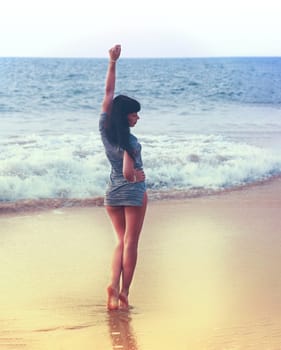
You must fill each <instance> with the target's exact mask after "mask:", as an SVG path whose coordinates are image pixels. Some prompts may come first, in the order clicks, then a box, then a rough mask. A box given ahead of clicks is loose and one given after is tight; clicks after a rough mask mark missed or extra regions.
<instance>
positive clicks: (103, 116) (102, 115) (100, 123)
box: [99, 112, 108, 131]
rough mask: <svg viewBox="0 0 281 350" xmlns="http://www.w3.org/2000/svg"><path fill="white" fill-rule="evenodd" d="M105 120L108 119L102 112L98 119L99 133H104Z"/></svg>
mask: <svg viewBox="0 0 281 350" xmlns="http://www.w3.org/2000/svg"><path fill="white" fill-rule="evenodd" d="M107 118H108V114H107V113H106V112H102V113H101V114H100V119H99V130H100V131H104V129H105V123H106V119H107Z"/></svg>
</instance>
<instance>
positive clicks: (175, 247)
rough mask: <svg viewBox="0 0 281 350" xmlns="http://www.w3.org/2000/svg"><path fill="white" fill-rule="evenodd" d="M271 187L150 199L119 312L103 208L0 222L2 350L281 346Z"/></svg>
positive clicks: (275, 202) (274, 191) (275, 200)
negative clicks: (125, 307) (110, 298)
mask: <svg viewBox="0 0 281 350" xmlns="http://www.w3.org/2000/svg"><path fill="white" fill-rule="evenodd" d="M280 194H281V180H280V179H277V180H275V181H272V182H269V183H266V184H263V185H259V186H252V187H249V188H245V189H243V190H240V191H234V192H229V193H225V194H222V195H216V196H210V197H202V198H194V199H188V200H180V201H177V200H170V201H166V202H159V201H158V202H151V203H150V204H149V207H148V212H147V217H146V221H145V226H144V229H143V233H142V237H141V241H140V249H139V261H138V266H137V270H136V274H135V279H134V282H133V286H132V290H131V295H130V302H131V304H132V309H131V310H130V311H129V312H124V311H116V312H107V310H106V307H105V305H106V293H105V289H106V286H107V283H108V280H109V275H110V262H111V253H112V249H113V246H114V235H113V233H112V228H111V224H110V222H109V220H108V218H107V216H106V213H105V211H104V209H103V208H101V207H96V208H68V209H56V210H51V211H43V212H38V213H26V214H12V215H2V216H1V217H0V278H1V286H0V349H21V348H22V349H36V350H40V349H48V350H49V349H50V350H51V349H52V350H56V349H60V350H61V349H68V350H69V349H71V350H76V349H77V350H78V349H79V350H80V349H83V350H90V349H91V350H92V349H96V350H106V349H125V350H133V349H137V350H166V349H167V350H168V349H169V350H170V349H177V350H186V349H192V350H226V349H229V350H230V349H236V350H237V349H241V350H246V349H254V350H265V349H266V350H271V349H275V350H276V349H281V345H280V344H281V278H280V276H281V195H280Z"/></svg>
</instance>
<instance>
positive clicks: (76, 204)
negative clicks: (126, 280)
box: [0, 175, 281, 218]
mask: <svg viewBox="0 0 281 350" xmlns="http://www.w3.org/2000/svg"><path fill="white" fill-rule="evenodd" d="M280 180H281V175H275V176H272V177H271V178H269V179H264V180H258V181H255V182H252V183H249V184H243V185H237V186H235V187H232V188H226V189H200V188H199V189H196V188H195V189H190V190H163V191H151V190H148V191H147V192H148V198H149V202H150V203H154V202H156V203H161V202H165V201H186V200H192V199H195V198H208V197H212V196H223V195H227V194H229V193H232V192H234V193H235V192H240V191H247V190H252V189H253V190H254V189H255V188H259V187H260V186H270V185H272V183H274V182H277V183H278V182H280ZM92 207H103V197H94V198H85V199H80V198H49V199H23V200H18V201H15V202H0V218H1V216H5V215H10V214H15V215H16V214H25V213H28V214H30V213H36V212H44V211H49V210H55V209H66V208H92Z"/></svg>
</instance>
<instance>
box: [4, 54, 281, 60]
mask: <svg viewBox="0 0 281 350" xmlns="http://www.w3.org/2000/svg"><path fill="white" fill-rule="evenodd" d="M0 58H35V59H36V58H49V59H108V56H13V55H12V56H8V55H7V56H0ZM195 58H196V59H203V58H281V56H280V55H213V56H125V57H120V61H121V60H123V59H195Z"/></svg>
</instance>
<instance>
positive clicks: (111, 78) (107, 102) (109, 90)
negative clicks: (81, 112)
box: [102, 45, 121, 114]
mask: <svg viewBox="0 0 281 350" xmlns="http://www.w3.org/2000/svg"><path fill="white" fill-rule="evenodd" d="M120 53H121V46H120V45H115V46H113V47H112V48H111V49H110V50H109V62H108V68H107V74H106V80H105V94H104V98H103V102H102V112H103V113H104V112H105V113H108V114H109V113H110V111H111V105H112V100H113V98H114V90H115V80H116V61H117V60H118V58H119V56H120Z"/></svg>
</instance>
